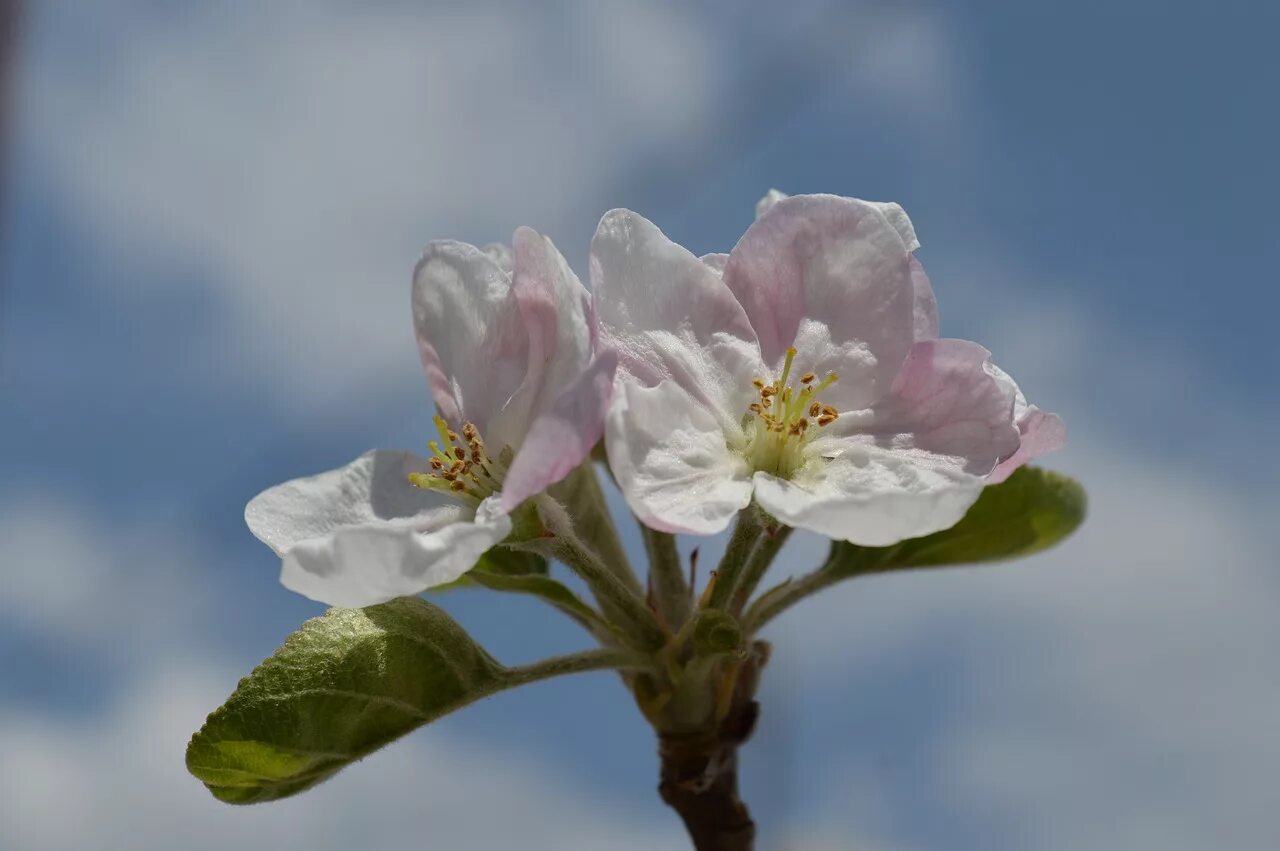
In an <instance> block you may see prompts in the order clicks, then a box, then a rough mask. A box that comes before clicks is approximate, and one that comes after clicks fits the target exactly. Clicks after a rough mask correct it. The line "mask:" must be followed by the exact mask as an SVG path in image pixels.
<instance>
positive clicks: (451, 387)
mask: <svg viewBox="0 0 1280 851" xmlns="http://www.w3.org/2000/svg"><path fill="white" fill-rule="evenodd" d="M413 324H414V329H415V330H416V332H417V335H418V349H419V352H420V354H421V356H422V364H423V367H424V368H425V369H426V372H427V379H428V382H429V383H430V385H431V393H432V396H433V397H434V398H435V402H436V406H437V407H438V408H439V409H440V413H441V415H442V416H444V418H445V419H446V420H448V421H449V422H451V423H452V424H454V426H455V427H456V426H458V425H460V424H461V423H462V422H463V421H464V420H470V421H471V422H474V423H475V424H476V425H477V426H478V427H479V428H480V431H481V434H483V435H484V438H485V440H486V442H487V443H489V444H490V445H491V446H499V447H500V446H502V445H504V444H508V443H512V442H516V443H518V441H519V438H520V437H521V436H522V435H521V434H517V433H506V432H501V433H498V432H495V430H494V429H493V428H491V427H490V426H491V421H492V420H493V419H494V417H495V416H496V415H497V414H498V413H499V412H500V411H501V410H502V409H503V408H504V407H505V406H506V405H507V403H508V401H509V400H510V399H511V397H512V395H513V394H515V392H516V390H517V389H519V388H520V386H521V385H522V384H523V383H524V382H525V380H526V373H527V371H528V366H529V337H528V333H527V332H526V330H525V325H524V320H523V318H522V317H521V315H520V310H519V306H518V305H517V303H516V298H515V296H514V294H513V293H512V291H511V279H510V276H508V275H507V273H506V272H504V271H503V270H502V268H501V267H500V266H499V265H498V263H497V262H495V260H494V259H493V258H492V257H491V256H489V255H488V254H486V253H485V252H483V251H481V250H480V249H478V248H476V247H475V246H473V245H467V244H466V243H463V242H454V241H452V240H440V241H437V242H432V243H431V244H429V245H428V246H427V250H426V251H425V252H424V253H423V255H422V259H421V260H419V261H418V265H417V268H416V269H415V270H414V275H413ZM500 431H501V430H500Z"/></svg>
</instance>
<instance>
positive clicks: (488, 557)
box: [472, 546, 551, 576]
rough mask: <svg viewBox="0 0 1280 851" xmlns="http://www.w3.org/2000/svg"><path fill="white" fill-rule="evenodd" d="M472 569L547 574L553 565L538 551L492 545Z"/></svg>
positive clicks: (503, 574) (487, 571) (519, 574)
mask: <svg viewBox="0 0 1280 851" xmlns="http://www.w3.org/2000/svg"><path fill="white" fill-rule="evenodd" d="M472 571H483V572H485V573H490V574H497V575H500V576H546V575H547V574H548V573H549V572H550V571H551V566H550V565H549V564H548V563H547V560H546V559H545V558H543V557H542V556H540V555H538V554H537V553H530V552H524V551H523V550H514V549H511V548H510V547H502V546H498V547H490V548H489V549H488V550H487V551H486V552H485V554H484V555H482V556H480V560H479V561H478V562H476V566H475V567H473V568H472Z"/></svg>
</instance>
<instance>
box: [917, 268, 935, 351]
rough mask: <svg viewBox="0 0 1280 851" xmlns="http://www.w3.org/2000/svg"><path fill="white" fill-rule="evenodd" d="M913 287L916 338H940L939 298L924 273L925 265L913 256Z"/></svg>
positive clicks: (918, 339)
mask: <svg viewBox="0 0 1280 851" xmlns="http://www.w3.org/2000/svg"><path fill="white" fill-rule="evenodd" d="M911 289H912V292H913V294H914V296H915V297H914V299H913V301H912V316H913V325H914V328H915V339H916V341H917V342H918V341H920V340H936V339H938V300H937V299H936V298H934V297H933V284H931V283H929V276H928V275H926V274H925V273H924V266H922V265H920V261H919V260H917V259H916V258H915V257H912V258H911Z"/></svg>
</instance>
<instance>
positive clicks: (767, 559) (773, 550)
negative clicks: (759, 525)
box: [729, 526, 791, 615]
mask: <svg viewBox="0 0 1280 851" xmlns="http://www.w3.org/2000/svg"><path fill="white" fill-rule="evenodd" d="M790 536H791V527H790V526H775V527H773V528H771V529H765V532H764V535H763V537H761V539H760V543H758V544H756V548H755V549H754V550H753V551H752V552H751V555H750V556H749V557H748V559H747V564H746V567H744V568H743V570H742V576H741V577H740V578H739V579H738V587H737V588H735V589H734V592H733V597H732V599H731V601H730V603H729V611H731V612H733V613H734V614H735V615H738V614H741V613H742V610H743V609H744V608H745V607H746V605H747V601H748V600H750V599H751V595H752V594H754V593H755V590H756V586H757V585H759V584H760V580H761V579H763V578H764V575H765V572H766V571H768V570H769V565H771V564H773V560H774V558H776V557H777V555H778V551H779V550H781V549H782V545H783V544H785V543H786V542H787V538H789V537H790Z"/></svg>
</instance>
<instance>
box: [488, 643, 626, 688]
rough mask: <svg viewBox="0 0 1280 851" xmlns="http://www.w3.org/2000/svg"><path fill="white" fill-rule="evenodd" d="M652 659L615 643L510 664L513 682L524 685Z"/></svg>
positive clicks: (512, 683)
mask: <svg viewBox="0 0 1280 851" xmlns="http://www.w3.org/2000/svg"><path fill="white" fill-rule="evenodd" d="M650 664H651V663H650V662H649V661H648V660H647V659H645V657H643V656H641V655H639V654H636V653H633V652H631V651H629V650H619V649H617V648H613V647H600V648H596V649H595V650H584V651H582V652H581V653H569V654H567V655H565V656H552V657H551V658H550V659H542V660H540V661H538V662H534V663H532V664H530V665H518V666H516V667H514V668H507V677H508V679H509V681H510V684H511V685H513V686H516V685H525V684H526V683H536V682H538V681H539V680H546V679H550V678H551V677H559V676H563V675H564V674H577V673H581V672H583V671H602V670H609V669H615V668H644V667H648V666H649V665H650Z"/></svg>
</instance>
